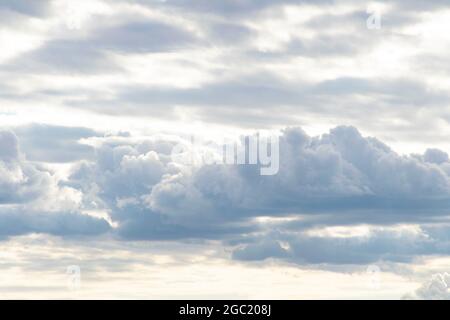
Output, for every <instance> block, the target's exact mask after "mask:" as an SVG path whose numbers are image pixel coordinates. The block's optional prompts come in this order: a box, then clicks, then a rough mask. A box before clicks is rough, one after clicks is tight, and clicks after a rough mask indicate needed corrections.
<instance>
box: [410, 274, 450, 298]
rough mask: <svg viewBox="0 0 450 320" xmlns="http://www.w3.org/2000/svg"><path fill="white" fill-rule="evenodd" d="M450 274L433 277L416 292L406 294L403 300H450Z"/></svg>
mask: <svg viewBox="0 0 450 320" xmlns="http://www.w3.org/2000/svg"><path fill="white" fill-rule="evenodd" d="M449 286H450V274H448V273H446V272H445V273H437V274H434V275H432V276H431V278H430V279H429V280H427V281H426V282H425V283H424V284H423V285H422V286H421V287H420V288H419V289H417V290H416V291H415V292H413V293H410V294H406V295H405V296H404V297H403V299H407V300H411V299H420V300H450V289H449Z"/></svg>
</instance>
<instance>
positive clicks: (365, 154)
mask: <svg viewBox="0 0 450 320" xmlns="http://www.w3.org/2000/svg"><path fill="white" fill-rule="evenodd" d="M279 139H280V140H279V141H280V155H279V156H280V169H279V172H278V174H276V175H274V176H261V175H260V170H259V169H260V168H259V165H219V164H212V165H207V164H206V165H200V166H192V165H188V166H186V164H185V163H180V162H177V161H176V159H177V158H176V157H175V158H174V157H173V156H172V155H171V150H172V149H173V148H174V147H175V146H176V145H177V143H179V141H180V140H176V139H175V140H173V139H172V140H170V139H166V140H164V139H160V138H155V139H153V140H148V141H135V142H131V141H128V139H126V138H125V139H123V138H121V139H118V140H117V139H115V140H114V139H109V138H106V139H105V140H104V141H103V143H101V144H100V145H99V146H98V147H97V158H96V159H95V160H94V161H91V162H84V163H82V164H80V165H78V168H77V169H76V170H75V171H74V172H73V174H72V176H71V178H70V179H69V186H71V187H73V188H76V189H78V190H80V192H82V194H83V202H84V206H86V207H87V208H89V207H90V208H96V209H103V210H107V211H108V212H110V215H111V218H112V220H113V221H114V222H115V223H117V225H118V226H117V229H116V230H115V231H116V232H117V233H118V234H119V235H120V236H121V237H122V238H124V239H185V238H196V239H219V240H222V241H224V243H227V244H228V245H232V246H236V249H235V251H234V253H233V258H235V259H239V260H264V259H266V258H279V259H287V260H289V261H293V262H296V263H300V264H317V263H331V264H364V263H371V262H375V261H379V260H387V261H397V262H407V261H411V260H412V259H414V258H415V257H416V256H418V255H428V254H431V255H433V254H435V255H438V254H447V253H448V251H449V249H450V246H449V245H448V239H446V238H445V237H443V234H445V232H443V230H440V229H439V228H435V227H432V226H430V227H427V224H431V223H432V222H433V223H435V222H436V221H439V219H441V218H442V219H444V218H445V217H446V215H447V210H448V199H449V196H450V181H449V176H448V175H449V173H450V171H449V169H450V166H449V162H448V158H447V157H446V154H445V153H444V152H442V151H439V150H429V151H427V152H426V153H425V154H424V155H412V156H401V155H399V154H397V153H395V152H394V151H393V150H391V149H390V148H389V147H388V146H387V145H385V144H384V143H382V142H381V141H379V140H377V139H375V138H371V137H363V136H362V135H361V134H360V133H359V132H358V130H357V129H355V128H353V127H337V128H335V129H333V130H331V131H330V132H329V133H328V134H324V135H322V136H319V137H311V136H308V135H307V134H306V133H305V132H304V131H302V130H301V129H300V128H288V129H285V130H284V131H283V132H282V134H281V135H280V138H279ZM259 218H271V219H275V220H276V219H281V220H280V221H277V220H276V222H270V220H269V222H265V223H261V222H258V219H259ZM286 219H287V220H286ZM405 223H407V224H417V225H423V227H421V228H420V229H419V230H416V229H413V230H410V231H398V230H396V229H395V228H394V229H393V230H387V231H386V230H384V229H383V228H381V227H380V228H381V229H376V230H374V231H373V232H371V233H369V234H366V235H357V236H349V237H346V238H340V237H338V238H336V237H335V236H317V235H314V234H311V233H310V232H309V230H311V229H314V228H316V227H319V228H323V227H326V226H349V227H351V226H354V225H360V224H367V225H370V224H375V225H379V226H396V225H399V224H405Z"/></svg>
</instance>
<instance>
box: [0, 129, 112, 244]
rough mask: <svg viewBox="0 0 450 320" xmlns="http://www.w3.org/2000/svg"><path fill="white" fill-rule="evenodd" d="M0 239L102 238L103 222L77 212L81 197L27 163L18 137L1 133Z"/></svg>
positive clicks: (38, 168)
mask: <svg viewBox="0 0 450 320" xmlns="http://www.w3.org/2000/svg"><path fill="white" fill-rule="evenodd" d="M0 150H1V152H0V225H1V227H0V237H5V236H12V235H20V234H27V233H33V232H35V233H50V234H57V235H62V236H70V235H74V234H79V235H83V234H84V235H86V234H89V235H93V234H101V233H104V232H107V231H108V230H109V228H110V227H109V224H108V223H107V222H106V221H105V220H103V219H97V218H93V217H90V216H87V215H83V214H82V213H81V212H80V206H79V202H80V197H81V195H80V193H79V192H77V191H76V190H75V189H72V188H69V187H64V186H60V185H59V181H58V179H57V178H56V177H55V176H53V175H52V174H51V173H50V172H49V171H45V170H43V169H42V168H40V167H39V166H36V165H34V164H32V163H30V162H28V161H27V160H26V159H25V157H24V156H23V155H22V154H21V152H20V151H19V142H18V139H17V137H16V136H15V135H14V134H13V133H12V132H9V131H0Z"/></svg>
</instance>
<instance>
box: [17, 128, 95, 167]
mask: <svg viewBox="0 0 450 320" xmlns="http://www.w3.org/2000/svg"><path fill="white" fill-rule="evenodd" d="M13 130H14V133H15V134H16V135H17V137H18V138H19V139H20V145H21V148H22V149H23V150H26V153H27V154H26V155H27V159H28V160H30V161H42V162H60V163H61V162H72V161H76V160H82V159H83V160H88V159H92V158H93V157H94V148H93V147H91V146H89V145H86V144H82V143H81V140H82V139H86V138H90V137H96V136H100V134H99V133H97V132H95V131H94V130H91V129H87V128H77V127H74V128H69V127H62V126H51V125H45V124H30V125H26V126H21V127H16V128H14V129H13Z"/></svg>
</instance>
